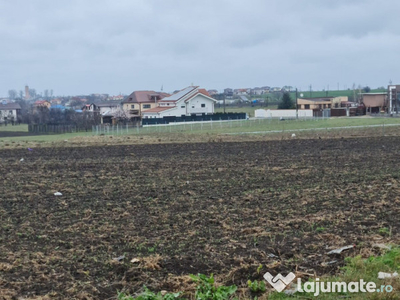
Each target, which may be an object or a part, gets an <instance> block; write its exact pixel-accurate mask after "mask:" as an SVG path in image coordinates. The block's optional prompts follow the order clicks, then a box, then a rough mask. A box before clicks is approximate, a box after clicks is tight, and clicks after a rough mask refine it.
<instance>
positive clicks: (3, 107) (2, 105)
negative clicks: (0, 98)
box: [0, 103, 21, 110]
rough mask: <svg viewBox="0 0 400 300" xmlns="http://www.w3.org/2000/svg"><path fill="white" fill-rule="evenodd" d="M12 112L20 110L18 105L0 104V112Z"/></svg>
mask: <svg viewBox="0 0 400 300" xmlns="http://www.w3.org/2000/svg"><path fill="white" fill-rule="evenodd" d="M10 109H11V110H14V109H21V106H20V105H19V104H18V103H6V104H3V103H0V110H10Z"/></svg>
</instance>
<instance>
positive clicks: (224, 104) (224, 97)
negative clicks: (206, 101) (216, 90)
mask: <svg viewBox="0 0 400 300" xmlns="http://www.w3.org/2000/svg"><path fill="white" fill-rule="evenodd" d="M225 100H226V95H225V94H224V113H225Z"/></svg>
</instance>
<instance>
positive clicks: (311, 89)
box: [310, 84, 312, 98]
mask: <svg viewBox="0 0 400 300" xmlns="http://www.w3.org/2000/svg"><path fill="white" fill-rule="evenodd" d="M310 98H312V85H311V84H310Z"/></svg>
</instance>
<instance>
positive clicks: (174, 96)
mask: <svg viewBox="0 0 400 300" xmlns="http://www.w3.org/2000/svg"><path fill="white" fill-rule="evenodd" d="M197 88H198V86H189V87H187V88H184V89H183V90H180V91H179V92H177V93H175V94H172V95H171V96H169V97H165V98H163V99H162V101H178V100H179V99H181V98H182V97H184V96H186V95H187V94H189V93H190V92H192V91H194V90H196V89H197Z"/></svg>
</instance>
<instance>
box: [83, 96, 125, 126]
mask: <svg viewBox="0 0 400 300" xmlns="http://www.w3.org/2000/svg"><path fill="white" fill-rule="evenodd" d="M120 108H121V105H120V104H119V103H118V102H116V101H109V102H98V103H91V104H86V105H84V106H83V107H82V111H86V112H92V113H96V114H99V115H100V117H101V123H103V122H104V121H105V120H106V119H107V121H108V120H111V118H112V117H114V114H115V113H116V112H118V111H119V110H120Z"/></svg>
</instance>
